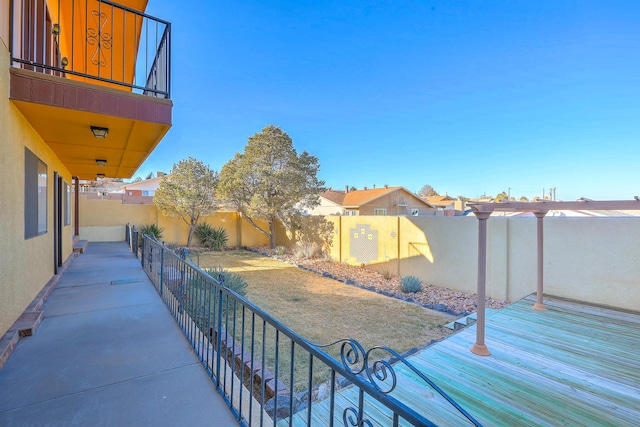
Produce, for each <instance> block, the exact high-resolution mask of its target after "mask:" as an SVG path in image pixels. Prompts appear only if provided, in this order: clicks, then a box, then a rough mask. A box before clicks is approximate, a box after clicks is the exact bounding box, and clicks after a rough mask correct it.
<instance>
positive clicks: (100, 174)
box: [96, 173, 104, 179]
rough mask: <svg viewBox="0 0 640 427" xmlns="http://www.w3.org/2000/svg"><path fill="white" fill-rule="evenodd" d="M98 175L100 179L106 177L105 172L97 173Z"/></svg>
mask: <svg viewBox="0 0 640 427" xmlns="http://www.w3.org/2000/svg"><path fill="white" fill-rule="evenodd" d="M96 177H97V178H98V179H102V178H104V174H103V173H99V174H97V175H96Z"/></svg>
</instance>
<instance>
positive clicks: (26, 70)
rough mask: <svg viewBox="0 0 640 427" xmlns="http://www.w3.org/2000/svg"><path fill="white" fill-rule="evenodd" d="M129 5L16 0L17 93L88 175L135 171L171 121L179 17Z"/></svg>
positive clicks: (39, 125) (15, 98) (39, 126)
mask: <svg viewBox="0 0 640 427" xmlns="http://www.w3.org/2000/svg"><path fill="white" fill-rule="evenodd" d="M123 2H124V3H125V4H124V5H119V4H116V3H113V2H110V1H107V0H78V1H62V0H27V1H18V0H12V1H11V12H10V18H11V19H10V42H9V44H10V51H11V64H12V68H11V79H10V98H11V100H12V102H13V103H14V105H15V106H16V107H17V108H18V109H19V110H20V112H21V113H22V114H23V115H24V116H25V118H26V119H27V121H28V122H29V123H30V124H31V126H32V127H33V128H34V129H35V130H36V132H37V133H38V134H39V135H40V136H41V137H42V139H43V140H44V141H45V142H46V143H47V144H48V145H49V146H50V147H51V148H52V150H53V151H54V152H55V153H56V155H57V156H58V157H59V158H60V159H61V161H62V162H63V163H64V164H65V165H66V166H67V167H68V169H69V171H70V172H71V173H72V174H73V175H74V176H77V177H78V178H80V179H95V178H96V176H97V175H98V174H101V175H105V176H108V177H113V178H129V177H131V176H132V175H133V173H135V171H136V170H137V168H138V167H139V166H140V165H141V164H142V162H143V161H144V160H145V158H146V157H147V156H148V155H149V154H150V153H151V151H152V150H153V149H154V148H155V146H156V145H157V144H158V143H159V142H160V140H161V139H162V137H163V136H164V135H165V134H166V132H167V131H168V130H169V128H170V127H171V110H172V102H171V101H170V95H171V24H170V23H169V22H167V21H163V20H161V19H158V18H155V17H152V16H150V15H148V14H146V13H144V8H145V7H146V1H141V0H125V1H123ZM92 127H93V128H102V129H108V133H107V134H106V135H105V137H101V138H96V137H95V136H94V135H93V134H92V132H91V129H92ZM96 159H100V160H106V166H105V165H104V164H102V165H97V164H96Z"/></svg>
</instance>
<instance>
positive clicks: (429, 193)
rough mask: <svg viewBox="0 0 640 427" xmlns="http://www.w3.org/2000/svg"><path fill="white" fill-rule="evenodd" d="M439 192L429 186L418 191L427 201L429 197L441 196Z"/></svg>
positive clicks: (424, 186)
mask: <svg viewBox="0 0 640 427" xmlns="http://www.w3.org/2000/svg"><path fill="white" fill-rule="evenodd" d="M439 195H440V194H438V192H437V191H436V190H435V189H434V188H433V187H432V186H430V185H429V184H426V185H423V186H422V188H421V189H420V191H418V196H420V197H422V198H423V199H426V198H427V197H434V196H439Z"/></svg>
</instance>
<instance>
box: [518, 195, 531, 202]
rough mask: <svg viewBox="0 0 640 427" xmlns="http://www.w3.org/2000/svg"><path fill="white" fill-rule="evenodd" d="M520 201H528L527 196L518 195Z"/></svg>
mask: <svg viewBox="0 0 640 427" xmlns="http://www.w3.org/2000/svg"><path fill="white" fill-rule="evenodd" d="M520 201H521V202H528V201H529V199H528V198H527V196H522V197H520Z"/></svg>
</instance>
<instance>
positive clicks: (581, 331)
mask: <svg viewBox="0 0 640 427" xmlns="http://www.w3.org/2000/svg"><path fill="white" fill-rule="evenodd" d="M534 302H535V298H532V297H528V298H525V299H523V300H520V301H518V302H516V303H514V304H512V305H511V306H509V307H507V308H504V309H502V310H500V311H498V312H496V313H494V314H492V315H491V316H489V317H488V318H487V338H486V344H487V346H488V348H489V349H490V351H491V355H490V356H487V357H481V356H476V355H474V354H472V353H471V352H470V351H469V348H470V347H471V346H472V344H473V343H474V342H475V332H476V331H475V326H471V327H468V328H466V329H464V330H462V331H460V332H459V333H457V334H455V335H453V336H451V337H449V338H448V339H446V340H444V341H442V342H440V343H437V344H435V345H433V346H431V347H428V348H427V349H425V350H423V351H421V352H420V353H418V354H416V355H414V356H412V357H410V358H409V359H408V360H409V361H410V362H411V363H412V364H414V365H415V366H416V367H417V368H418V369H420V370H421V371H422V372H424V373H425V374H426V375H427V376H428V377H430V378H431V379H432V380H434V382H435V383H436V384H438V385H439V386H440V387H441V388H442V389H444V390H445V392H446V393H448V394H449V395H450V396H451V397H453V398H454V399H455V400H456V401H457V402H458V403H459V404H460V405H461V406H462V407H463V408H465V409H466V410H467V411H468V412H469V413H471V414H472V415H473V416H474V417H476V418H477V419H478V421H480V422H481V423H482V424H483V425H485V426H533V425H536V426H538V425H547V426H558V425H571V426H596V425H598V426H600V425H615V426H635V425H638V420H639V419H640V369H638V366H640V351H639V350H640V314H634V313H627V312H621V311H616V310H611V309H605V308H600V307H594V306H590V305H585V304H580V303H576V302H568V301H564V300H559V299H554V298H546V299H545V305H546V306H547V308H548V311H546V312H541V311H536V310H533V309H532V306H533V303H534ZM395 371H396V374H397V375H398V386H397V388H396V390H395V391H394V393H396V394H395V395H396V397H397V398H399V399H400V400H401V401H402V402H403V403H405V404H406V405H407V406H410V407H413V408H420V409H419V411H420V412H422V413H423V414H424V415H425V416H427V417H428V418H429V419H431V420H432V421H433V422H434V423H435V424H437V425H443V426H460V425H469V424H468V421H467V420H465V419H463V418H461V417H460V415H459V414H457V413H455V412H454V411H453V410H452V408H451V407H450V405H448V404H447V403H446V402H444V401H443V399H442V398H441V397H440V396H438V395H436V394H434V393H433V392H432V390H431V389H429V388H428V387H427V386H425V385H424V383H421V382H420V380H419V379H417V378H415V376H414V375H413V374H412V373H411V372H410V371H409V370H408V369H406V367H404V366H402V365H397V366H396V368H395ZM335 399H336V408H335V414H336V416H338V415H340V417H339V418H342V417H341V416H342V413H343V408H348V407H357V406H358V393H357V391H356V390H354V389H353V388H347V389H343V390H342V391H340V392H339V393H338V394H337V395H336V397H335ZM329 407H330V404H329V402H328V401H322V402H319V403H318V404H316V405H314V408H313V411H312V412H313V413H314V416H313V419H314V420H315V422H314V423H313V425H328V413H329V412H328V408H329ZM364 408H365V410H364V417H365V418H366V419H368V420H369V421H370V422H371V423H372V425H374V426H377V425H384V426H386V425H392V420H391V417H390V414H389V411H388V410H385V409H383V408H381V406H380V405H379V404H377V403H376V402H375V401H373V400H370V401H367V402H366V403H365V406H364ZM302 415H303V414H301V416H300V417H296V419H295V422H294V425H307V422H306V420H304V419H303V418H304V416H302ZM305 415H306V414H305ZM335 422H336V423H338V424H339V425H342V419H339V420H338V419H336V420H335ZM323 423H324V424H323ZM400 425H405V424H404V423H403V422H400Z"/></svg>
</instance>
